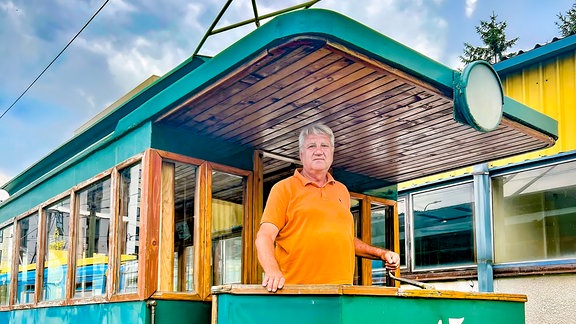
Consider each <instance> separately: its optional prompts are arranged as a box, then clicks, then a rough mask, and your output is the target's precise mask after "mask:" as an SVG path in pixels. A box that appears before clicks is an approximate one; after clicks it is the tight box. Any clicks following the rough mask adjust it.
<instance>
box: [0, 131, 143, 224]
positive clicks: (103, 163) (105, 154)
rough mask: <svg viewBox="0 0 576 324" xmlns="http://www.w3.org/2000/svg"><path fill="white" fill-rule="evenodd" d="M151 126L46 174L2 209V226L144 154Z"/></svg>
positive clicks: (88, 150)
mask: <svg viewBox="0 0 576 324" xmlns="http://www.w3.org/2000/svg"><path fill="white" fill-rule="evenodd" d="M151 129H152V127H151V123H144V124H142V125H140V126H139V127H138V128H134V129H133V130H131V131H130V132H129V133H127V134H126V135H125V136H122V137H120V138H118V139H117V140H115V141H112V142H110V143H104V145H103V146H101V147H95V148H94V149H92V150H91V149H87V151H86V152H85V153H84V155H80V156H79V157H77V158H76V159H72V160H71V161H70V162H69V163H68V164H64V166H60V167H59V168H60V169H56V170H57V171H52V170H46V171H45V172H46V174H49V175H44V176H43V177H42V178H40V179H41V180H40V181H38V182H37V183H36V185H34V184H35V183H32V186H33V187H32V188H24V189H22V191H21V192H17V193H13V197H11V199H9V200H8V201H6V202H5V203H4V204H2V206H0V223H2V222H5V221H7V220H9V219H10V218H13V217H15V216H18V215H20V214H22V213H24V212H26V211H28V210H30V209H32V208H35V207H37V206H38V205H39V204H41V203H43V202H45V201H47V200H48V199H50V198H53V197H55V196H57V195H59V194H61V193H63V192H65V191H67V190H69V189H70V188H72V187H73V186H75V185H77V184H79V183H81V182H83V181H86V180H88V179H90V178H92V177H94V176H95V175H97V174H99V173H101V172H103V171H105V170H107V169H110V168H112V167H114V166H115V165H116V164H118V163H120V162H122V161H124V160H126V159H128V158H130V157H132V156H134V155H137V154H139V153H142V152H144V150H145V149H146V148H148V147H150V143H151V136H152V130H151Z"/></svg>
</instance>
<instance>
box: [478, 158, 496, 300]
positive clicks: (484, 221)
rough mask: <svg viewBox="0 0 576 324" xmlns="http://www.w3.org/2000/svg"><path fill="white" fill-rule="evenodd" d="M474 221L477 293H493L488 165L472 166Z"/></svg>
mask: <svg viewBox="0 0 576 324" xmlns="http://www.w3.org/2000/svg"><path fill="white" fill-rule="evenodd" d="M473 174H474V221H475V227H476V255H477V258H478V259H477V262H478V291H480V292H493V291H494V272H493V260H494V256H493V252H492V227H491V222H490V174H489V173H488V164H486V163H484V164H480V165H475V166H474V171H473Z"/></svg>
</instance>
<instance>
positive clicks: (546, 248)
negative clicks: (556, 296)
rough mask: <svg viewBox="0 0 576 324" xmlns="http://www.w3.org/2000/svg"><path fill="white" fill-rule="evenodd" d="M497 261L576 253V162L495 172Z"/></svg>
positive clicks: (513, 260)
mask: <svg viewBox="0 0 576 324" xmlns="http://www.w3.org/2000/svg"><path fill="white" fill-rule="evenodd" d="M492 188H493V206H494V207H493V210H494V246H495V249H494V254H495V255H494V256H495V261H496V262H497V263H503V262H518V261H538V260H551V259H565V258H574V257H576V207H575V206H576V162H569V163H563V164H558V165H552V166H546V167H542V168H538V169H533V170H527V171H521V172H517V173H514V174H509V175H504V176H499V177H494V178H493V179H492Z"/></svg>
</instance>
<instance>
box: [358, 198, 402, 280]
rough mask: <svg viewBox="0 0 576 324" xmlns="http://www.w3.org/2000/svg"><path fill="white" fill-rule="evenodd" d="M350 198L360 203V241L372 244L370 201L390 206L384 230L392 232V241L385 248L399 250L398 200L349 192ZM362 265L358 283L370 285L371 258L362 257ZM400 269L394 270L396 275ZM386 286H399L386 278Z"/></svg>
mask: <svg viewBox="0 0 576 324" xmlns="http://www.w3.org/2000/svg"><path fill="white" fill-rule="evenodd" d="M350 198H354V199H358V200H360V201H361V204H360V237H358V238H359V239H361V240H362V241H364V242H366V243H368V244H372V209H371V206H372V203H374V202H375V203H378V204H381V205H385V206H388V207H390V208H392V210H393V215H392V222H391V223H390V224H387V228H386V231H389V232H391V233H392V238H391V239H392V241H388V242H386V245H387V246H386V248H387V249H390V250H393V251H398V252H399V251H400V224H399V220H398V202H396V201H394V200H391V199H384V198H378V197H374V196H369V195H365V194H360V193H355V192H351V193H350ZM361 264H362V266H361V269H360V284H361V285H363V286H371V285H372V260H369V259H366V258H363V259H362V263H361ZM399 272H400V270H399V269H398V270H396V275H399ZM387 285H388V286H396V287H399V284H398V283H397V282H392V281H390V280H389V279H387Z"/></svg>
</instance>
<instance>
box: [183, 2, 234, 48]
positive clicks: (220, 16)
mask: <svg viewBox="0 0 576 324" xmlns="http://www.w3.org/2000/svg"><path fill="white" fill-rule="evenodd" d="M231 3H232V0H228V1H226V4H225V5H224V7H222V10H220V12H219V13H218V16H216V19H214V21H213V22H212V25H210V28H208V31H207V32H206V34H204V36H203V37H202V40H200V44H198V47H196V50H195V51H194V54H192V57H194V56H196V54H198V51H200V48H201V47H202V45H204V42H206V39H207V38H208V36H210V35H212V30H213V29H214V27H216V24H217V23H218V21H219V20H220V18H222V15H223V14H224V12H226V10H227V9H228V7H229V6H230V4H231Z"/></svg>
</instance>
